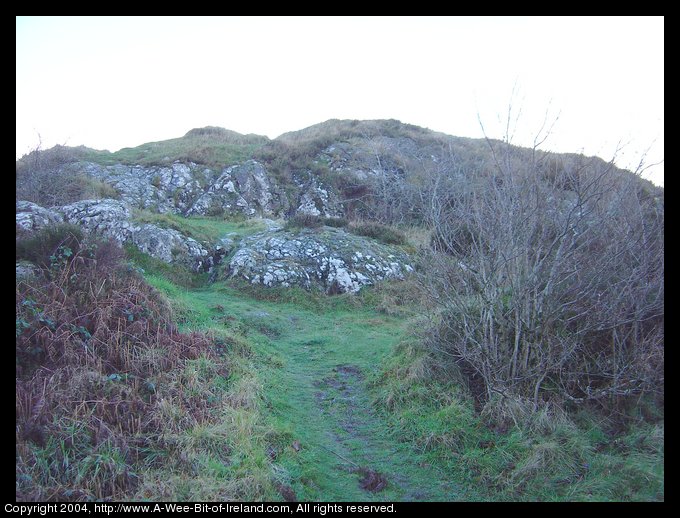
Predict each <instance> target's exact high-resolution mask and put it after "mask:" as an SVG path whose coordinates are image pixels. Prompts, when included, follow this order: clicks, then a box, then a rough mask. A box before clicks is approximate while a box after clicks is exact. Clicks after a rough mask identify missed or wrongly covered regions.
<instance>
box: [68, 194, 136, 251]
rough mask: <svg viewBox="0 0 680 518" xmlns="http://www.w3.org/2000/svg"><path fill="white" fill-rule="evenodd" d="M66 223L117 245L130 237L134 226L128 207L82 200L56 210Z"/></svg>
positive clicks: (119, 204)
mask: <svg viewBox="0 0 680 518" xmlns="http://www.w3.org/2000/svg"><path fill="white" fill-rule="evenodd" d="M56 210H58V211H59V212H60V213H61V214H62V216H63V218H64V221H66V222H67V223H73V224H75V225H80V226H81V227H82V228H83V230H85V231H87V232H93V233H95V234H98V235H100V236H103V237H107V238H111V239H115V240H116V241H118V242H119V243H123V242H125V241H128V240H129V239H130V238H131V237H132V233H133V229H134V225H133V224H132V223H130V221H129V220H130V218H131V216H132V214H131V212H130V209H129V207H128V206H127V205H126V204H125V203H124V202H122V201H118V200H112V199H104V200H83V201H78V202H75V203H71V204H70V205H64V206H63V207H60V208H57V209H56Z"/></svg>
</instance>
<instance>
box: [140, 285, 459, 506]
mask: <svg viewBox="0 0 680 518" xmlns="http://www.w3.org/2000/svg"><path fill="white" fill-rule="evenodd" d="M151 280H152V282H153V279H151ZM155 284H157V286H158V287H160V288H166V292H168V291H170V292H171V293H170V294H171V295H172V297H173V298H175V299H179V300H180V301H181V303H182V304H183V306H184V307H185V309H186V310H187V312H188V315H189V317H188V319H187V323H188V325H189V326H190V327H198V328H203V329H206V328H209V329H213V330H218V331H219V329H220V328H221V327H223V328H225V329H229V328H232V329H233V328H238V329H239V330H240V332H241V333H243V334H244V335H245V336H246V338H247V340H248V341H249V342H250V343H251V344H252V346H253V348H254V350H255V355H256V356H255V358H254V365H255V368H256V369H257V371H258V374H259V378H260V380H261V382H262V384H263V388H264V391H263V395H264V401H265V405H263V409H264V413H265V414H266V416H265V418H266V420H267V421H268V424H270V425H271V426H272V427H273V429H274V430H276V432H277V435H278V437H279V438H280V440H278V441H276V444H273V445H272V446H271V448H270V451H269V454H270V457H271V458H272V469H273V473H274V476H275V477H277V478H279V479H280V481H281V483H282V484H284V485H286V486H289V487H291V488H292V489H293V491H294V492H295V494H296V497H297V499H298V500H312V501H394V500H396V501H412V500H428V501H432V500H443V501H450V500H458V499H462V498H464V495H462V494H461V493H460V489H459V488H457V487H456V486H455V485H454V484H452V483H448V482H447V481H446V480H443V479H442V477H441V475H440V473H438V472H437V470H435V469H434V468H433V467H432V466H430V465H428V464H427V463H426V461H425V459H424V457H423V456H422V455H421V454H419V453H418V452H415V451H413V449H412V447H410V446H409V445H407V444H404V443H401V442H399V441H397V440H396V438H394V436H393V434H392V433H391V431H390V429H389V427H388V425H387V424H386V423H385V422H384V421H383V420H382V419H381V418H380V416H379V415H378V414H377V413H376V412H375V411H374V409H373V408H372V405H371V395H370V389H369V380H370V379H371V377H372V376H374V375H375V373H376V372H377V371H378V370H379V368H380V365H381V362H383V361H384V360H385V358H386V357H387V355H388V354H389V353H390V352H391V350H392V348H393V347H394V346H395V345H396V344H397V343H398V342H399V340H400V339H401V338H402V337H403V336H404V335H405V333H406V331H407V329H406V328H407V325H408V323H407V321H405V320H403V319H398V318H395V317H388V316H385V315H382V314H380V313H378V312H377V311H375V310H374V309H371V308H367V307H365V306H364V307H352V306H353V305H352V304H351V303H350V302H349V301H348V299H344V300H343V299H341V298H338V299H337V300H336V301H330V302H328V304H329V307H328V308H324V310H323V311H319V310H316V311H315V310H314V309H312V308H311V307H310V305H309V304H300V303H292V302H272V301H262V300H257V299H254V298H251V297H248V296H247V295H244V293H242V292H239V291H237V290H235V289H233V288H230V287H228V286H227V285H225V284H223V283H216V284H214V285H212V286H211V287H209V288H204V289H199V290H193V291H181V290H168V286H166V285H163V284H162V283H159V282H156V283H155ZM159 284H160V285H159ZM385 482H386V484H385ZM362 484H363V486H364V487H362ZM383 486H384V487H383ZM371 489H378V490H377V491H372V490H371Z"/></svg>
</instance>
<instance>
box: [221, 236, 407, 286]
mask: <svg viewBox="0 0 680 518" xmlns="http://www.w3.org/2000/svg"><path fill="white" fill-rule="evenodd" d="M412 270H413V268H412V266H411V264H410V262H409V259H408V256H407V255H406V254H405V253H404V252H402V251H401V250H400V249H398V248H396V247H393V246H389V245H383V244H380V243H377V242H375V241H373V240H371V239H367V238H364V237H360V236H355V235H353V234H349V233H348V232H345V231H344V230H341V229H337V228H330V227H322V228H321V229H304V230H301V231H300V232H299V233H294V232H290V231H285V230H278V231H274V232H263V233H260V234H256V235H254V236H251V237H249V238H246V239H244V240H243V241H242V242H241V247H240V248H239V250H238V251H237V252H236V253H235V254H234V256H233V257H232V259H231V261H230V262H229V266H228V274H229V275H230V276H232V277H242V278H244V279H247V280H248V281H250V282H251V283H253V284H262V285H264V286H284V287H287V286H301V287H303V288H306V289H312V288H314V287H319V288H321V289H323V290H324V291H326V292H327V293H344V292H357V291H359V290H360V289H361V288H362V287H363V286H368V285H371V284H375V283H376V282H379V281H382V280H384V279H401V278H403V277H404V275H405V274H407V273H409V272H411V271H412Z"/></svg>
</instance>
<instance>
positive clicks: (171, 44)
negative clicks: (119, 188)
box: [16, 17, 664, 185]
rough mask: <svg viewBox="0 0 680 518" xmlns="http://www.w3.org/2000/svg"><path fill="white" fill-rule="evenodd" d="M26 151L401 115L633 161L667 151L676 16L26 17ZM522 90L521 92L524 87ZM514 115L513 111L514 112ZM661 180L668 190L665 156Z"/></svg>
mask: <svg viewBox="0 0 680 518" xmlns="http://www.w3.org/2000/svg"><path fill="white" fill-rule="evenodd" d="M16 24H17V25H16V27H17V32H16V38H17V47H16V51H17V61H16V81H17V83H16V88H17V128H16V129H17V149H16V152H17V158H18V157H20V156H22V155H23V154H24V153H26V152H28V151H29V150H30V149H32V148H34V147H35V146H36V145H37V143H38V135H40V137H41V139H42V144H43V146H44V147H51V146H52V145H54V144H67V145H71V146H77V145H81V144H83V145H86V146H89V147H92V148H96V149H108V150H110V151H116V150H118V149H120V148H122V147H133V146H138V145H140V144H143V143H145V142H150V141H157V140H164V139H168V138H175V137H179V136H182V135H184V134H185V133H186V132H187V131H188V130H190V129H191V128H195V127H202V126H221V127H224V128H228V129H231V130H234V131H238V132H240V133H257V134H261V135H267V136H269V137H270V138H274V137H276V136H278V135H280V134H281V133H284V132H286V131H292V130H298V129H302V128H304V127H307V126H310V125H312V124H316V123H318V122H323V121H325V120H327V119H332V118H336V119H399V120H401V121H402V122H405V123H410V124H416V125H419V126H423V127H427V128H430V129H432V130H436V131H441V132H444V133H448V134H451V135H457V136H466V137H480V136H482V130H481V129H480V124H479V120H478V115H479V118H481V120H482V122H483V123H484V127H485V129H486V132H487V134H489V136H491V137H495V138H502V137H503V134H504V132H505V123H504V120H505V119H506V118H507V111H508V105H509V104H510V103H511V104H512V106H513V109H514V110H515V113H517V112H518V111H519V110H520V109H521V114H520V118H519V122H518V123H517V124H516V132H515V134H514V140H513V142H514V143H516V144H518V145H531V142H532V140H533V137H532V136H533V135H534V134H535V132H536V131H537V130H538V129H539V128H540V127H541V125H542V123H543V120H544V116H545V114H546V111H547V113H548V116H549V119H550V120H553V119H554V118H555V117H557V116H558V115H559V119H558V121H557V123H556V125H555V126H554V129H553V132H552V135H551V137H550V138H549V139H548V140H547V141H546V142H545V144H544V145H543V146H542V148H543V149H546V150H554V151H565V152H566V151H568V152H584V153H585V154H587V155H598V156H601V157H603V158H606V159H610V158H611V157H612V154H613V153H614V150H615V149H616V148H617V146H618V145H620V144H621V145H625V146H624V148H623V151H621V152H620V153H619V155H618V158H617V160H616V163H617V165H619V166H621V167H627V168H634V167H635V166H636V165H637V162H638V161H639V159H640V156H641V154H642V153H644V152H645V150H647V149H649V148H650V146H651V149H650V150H649V153H648V156H647V162H648V163H653V162H657V161H660V160H663V156H664V141H663V138H664V125H663V119H664V19H663V18H662V17H651V18H641V17H627V18H623V17H622V18H618V17H616V18H609V17H605V18H602V17H593V18H571V17H568V18H559V17H556V18H526V17H494V18H476V17H475V18H468V17H441V18H440V17H438V18H419V17H385V18H383V17H378V18H373V17H368V18H355V17H328V18H316V17H305V18H296V17H295V18H289V17H273V18H249V17H248V18H241V17H226V18H222V17H219V18H185V17H177V18H169V17H164V18H147V17H140V18H118V17H96V18H86V17H78V18H71V17H18V18H17V22H16ZM513 92H514V93H513ZM513 119H514V114H513ZM646 177H648V178H650V179H651V180H652V181H654V182H655V183H657V184H659V185H663V164H660V165H656V166H653V167H651V168H650V169H648V170H647V173H646Z"/></svg>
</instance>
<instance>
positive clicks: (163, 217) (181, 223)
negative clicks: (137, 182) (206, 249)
mask: <svg viewBox="0 0 680 518" xmlns="http://www.w3.org/2000/svg"><path fill="white" fill-rule="evenodd" d="M133 219H134V221H136V222H138V223H152V224H154V225H158V226H159V227H161V228H171V229H174V230H177V231H179V232H181V233H182V234H184V235H186V236H189V237H192V238H194V239H195V240H196V241H199V242H202V243H216V242H217V240H218V239H220V238H221V237H224V236H225V235H227V234H231V233H234V234H237V235H239V236H246V235H249V234H254V233H256V232H260V231H262V230H264V228H265V226H264V223H263V222H262V220H259V219H248V220H246V219H245V218H243V217H242V216H235V215H230V216H229V217H228V218H224V217H214V216H209V217H197V216H192V217H189V218H185V217H183V216H180V215H178V214H168V213H166V214H160V213H157V212H150V211H147V210H140V209H135V211H134V214H133Z"/></svg>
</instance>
